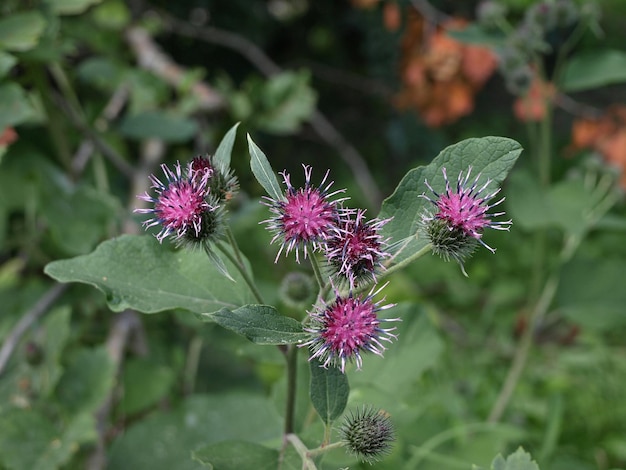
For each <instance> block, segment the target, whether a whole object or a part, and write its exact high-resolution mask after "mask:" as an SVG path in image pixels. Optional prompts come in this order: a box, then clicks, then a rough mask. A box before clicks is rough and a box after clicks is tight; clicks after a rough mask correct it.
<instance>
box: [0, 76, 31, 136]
mask: <svg viewBox="0 0 626 470" xmlns="http://www.w3.org/2000/svg"><path fill="white" fill-rule="evenodd" d="M34 115H35V112H34V110H33V108H32V106H31V105H30V103H29V101H28V98H27V96H26V93H25V92H24V90H23V89H22V88H21V87H20V86H19V85H17V84H16V83H6V84H4V85H2V86H0V131H2V130H4V129H5V128H7V127H10V126H15V125H17V124H21V123H22V122H25V121H28V120H29V119H31V118H33V117H34Z"/></svg>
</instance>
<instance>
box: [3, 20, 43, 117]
mask: <svg viewBox="0 0 626 470" xmlns="http://www.w3.org/2000/svg"><path fill="white" fill-rule="evenodd" d="M45 26H46V20H45V19H44V17H43V16H42V15H41V13H39V12H36V11H28V12H24V13H14V14H13V15H9V16H6V17H4V18H1V19H0V49H6V50H9V51H27V50H29V49H32V48H33V47H35V46H36V45H37V43H38V42H39V37H40V36H41V35H42V33H43V31H44V28H45ZM0 127H1V126H0Z"/></svg>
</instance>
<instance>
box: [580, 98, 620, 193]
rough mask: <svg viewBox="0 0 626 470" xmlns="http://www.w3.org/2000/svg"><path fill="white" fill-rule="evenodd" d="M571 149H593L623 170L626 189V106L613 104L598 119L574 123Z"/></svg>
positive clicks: (585, 119) (609, 162) (587, 119)
mask: <svg viewBox="0 0 626 470" xmlns="http://www.w3.org/2000/svg"><path fill="white" fill-rule="evenodd" d="M570 149H571V150H580V149H591V150H595V151H596V152H598V153H599V154H600V155H602V157H603V158H604V160H605V161H606V162H607V163H608V164H609V165H612V166H614V167H616V168H618V169H619V170H620V171H621V179H620V184H621V186H622V187H623V188H625V189H626V106H620V105H616V106H612V107H610V108H609V109H608V110H607V112H606V113H605V114H604V115H603V116H601V117H599V118H596V119H592V118H584V119H579V120H577V121H575V122H574V124H573V125H572V144H571V146H570Z"/></svg>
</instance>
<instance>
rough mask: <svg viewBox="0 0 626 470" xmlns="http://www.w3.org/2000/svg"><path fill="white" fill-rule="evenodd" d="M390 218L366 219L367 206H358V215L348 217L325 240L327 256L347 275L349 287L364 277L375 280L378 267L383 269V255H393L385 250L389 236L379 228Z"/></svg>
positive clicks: (341, 272)
mask: <svg viewBox="0 0 626 470" xmlns="http://www.w3.org/2000/svg"><path fill="white" fill-rule="evenodd" d="M390 220H391V219H385V220H380V219H372V220H369V221H368V220H366V219H365V210H362V209H359V210H358V211H357V212H356V217H355V218H354V219H352V218H345V219H344V220H343V221H342V222H341V223H340V224H339V226H338V227H337V229H336V230H335V232H334V233H333V235H332V236H331V237H330V238H329V239H328V241H327V243H326V259H327V261H328V263H329V264H330V265H331V266H332V267H334V268H335V269H336V270H337V273H338V274H339V275H343V276H345V278H346V279H347V280H348V282H349V284H350V288H351V289H352V288H354V287H355V285H357V284H359V283H360V282H362V281H373V282H376V273H377V271H381V270H384V269H385V268H384V266H383V264H382V261H383V259H385V258H388V257H389V256H390V255H389V253H387V252H386V251H384V249H385V247H386V246H387V243H388V240H387V239H383V237H382V235H381V234H380V229H381V228H382V227H383V225H385V224H386V223H387V222H389V221H390Z"/></svg>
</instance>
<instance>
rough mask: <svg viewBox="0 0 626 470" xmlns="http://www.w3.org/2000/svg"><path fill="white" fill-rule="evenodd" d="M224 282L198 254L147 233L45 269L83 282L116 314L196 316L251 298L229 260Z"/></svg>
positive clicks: (106, 244)
mask: <svg viewBox="0 0 626 470" xmlns="http://www.w3.org/2000/svg"><path fill="white" fill-rule="evenodd" d="M225 264H226V266H227V268H228V270H229V272H230V273H232V275H233V278H234V279H235V282H232V281H230V280H228V279H226V278H225V277H224V276H223V275H222V274H221V273H220V272H219V270H218V269H217V268H216V267H215V266H213V265H212V264H211V263H209V262H208V260H207V257H206V256H205V255H204V254H203V253H202V252H201V251H194V250H191V249H179V250H176V249H174V248H173V247H172V246H170V245H168V244H164V245H160V244H159V243H158V241H157V240H156V239H155V238H154V237H152V236H149V235H143V236H137V235H123V236H121V237H118V238H115V239H112V240H108V241H105V242H103V243H102V244H100V245H99V246H98V247H97V248H96V250H95V251H93V252H92V253H90V254H88V255H83V256H78V257H76V258H71V259H66V260H59V261H53V262H52V263H49V264H48V265H47V266H46V267H45V269H44V271H45V272H46V274H48V275H49V276H51V277H53V278H54V279H56V280H57V281H60V282H82V283H85V284H90V285H92V286H94V287H96V288H97V289H99V290H101V291H102V292H103V293H104V294H105V295H106V296H107V302H108V304H109V307H110V308H111V309H112V310H114V311H118V312H119V311H122V310H124V309H126V308H133V309H135V310H139V311H141V312H144V313H155V312H160V311H163V310H168V309H173V308H182V309H186V310H191V311H193V312H197V313H206V312H214V311H217V310H220V309H222V308H232V309H235V308H237V307H239V306H241V305H245V304H249V303H251V301H252V299H253V297H252V294H251V292H250V290H249V289H248V288H247V286H246V284H245V282H244V280H243V278H242V277H241V276H240V275H239V273H238V272H237V270H236V269H235V267H234V266H233V265H232V264H230V263H229V262H228V261H225Z"/></svg>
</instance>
